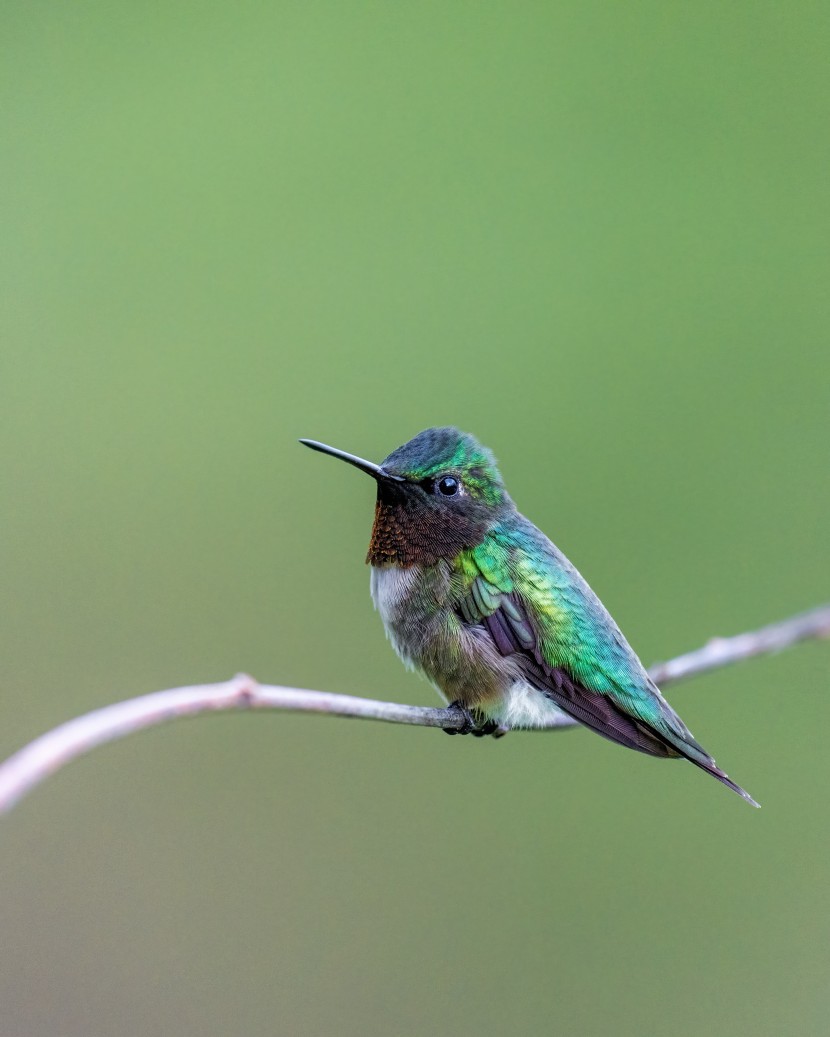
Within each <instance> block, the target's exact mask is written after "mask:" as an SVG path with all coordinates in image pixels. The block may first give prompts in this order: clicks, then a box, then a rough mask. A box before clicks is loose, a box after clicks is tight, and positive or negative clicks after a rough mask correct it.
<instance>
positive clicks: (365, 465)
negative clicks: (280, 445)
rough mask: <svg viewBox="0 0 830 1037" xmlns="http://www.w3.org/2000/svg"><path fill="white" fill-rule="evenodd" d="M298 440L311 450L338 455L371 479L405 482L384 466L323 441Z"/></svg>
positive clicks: (333, 455) (401, 477)
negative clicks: (327, 444)
mask: <svg viewBox="0 0 830 1037" xmlns="http://www.w3.org/2000/svg"><path fill="white" fill-rule="evenodd" d="M300 442H301V443H302V444H303V446H307V447H310V448H311V449H312V450H319V451H320V453H321V454H331V456H332V457H339V458H340V460H341V461H345V462H346V463H347V464H352V465H354V466H355V468H359V469H360V470H361V472H366V474H367V475H371V476H372V478H373V479H384V480H386V481H387V482H405V481H406V480H405V479H404V478H403V476H400V475H392V474H391V473H390V472H387V471H386V469H385V468H381V467H380V465H377V464H372V462H371V461H364V460H363V458H362V457H356V456H355V455H354V454H347V453H346V451H345V450H338V449H337V448H336V447H333V446H326V444H325V443H318V442H317V440H315V439H301V440H300Z"/></svg>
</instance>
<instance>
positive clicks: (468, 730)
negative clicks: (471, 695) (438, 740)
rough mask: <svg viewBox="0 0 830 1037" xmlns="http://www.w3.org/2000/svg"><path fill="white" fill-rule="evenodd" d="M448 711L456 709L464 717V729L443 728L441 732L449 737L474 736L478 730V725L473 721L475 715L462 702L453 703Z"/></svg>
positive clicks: (448, 707)
mask: <svg viewBox="0 0 830 1037" xmlns="http://www.w3.org/2000/svg"><path fill="white" fill-rule="evenodd" d="M447 709H454V710H456V711H457V712H459V713H462V714H463V715H464V724H463V726H462V727H443V728H441V730H442V731H443V732H444V733H445V734H448V735H472V734H475V733H476V731H477V730H478V725H477V724H476V722H475V720H473V714H472V713H471V712H470V711H469V709H467V707H466V706H465V705H463V704H462V703H461V702H451V703H450V704H449V706H447Z"/></svg>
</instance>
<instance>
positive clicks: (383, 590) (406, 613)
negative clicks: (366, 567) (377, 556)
mask: <svg viewBox="0 0 830 1037" xmlns="http://www.w3.org/2000/svg"><path fill="white" fill-rule="evenodd" d="M419 574H420V569H419V567H418V566H417V565H413V566H410V567H409V568H407V569H402V568H400V567H399V566H397V565H385V566H383V567H382V568H376V567H375V566H372V574H371V577H370V582H369V588H370V590H371V592H372V601H373V602H374V603H375V608H376V609H377V610H378V612H379V613H380V618H381V619H382V620H383V626H384V628H385V630H386V636H387V637H388V638H389V640H390V641H391V642H392V647H393V648H394V649H395V651H396V652H397V653H398V655H399V656H400V657H401V659H402V660H403V661H404V663H405V664H406V665H407V666H408V667H410V668H412V667H413V666H414V665H415V661H414V660H413V659H412V656H411V655H410V653H409V652H408V651H407V649H406V645H405V643H404V641H403V638H402V637H401V636H400V635H401V634H402V633H403V630H404V628H405V626H406V624H407V622H411V613H410V610H409V602H410V601H411V598H412V596H413V594H414V593H415V592H416V589H417V588H416V582H417V580H418V576H419Z"/></svg>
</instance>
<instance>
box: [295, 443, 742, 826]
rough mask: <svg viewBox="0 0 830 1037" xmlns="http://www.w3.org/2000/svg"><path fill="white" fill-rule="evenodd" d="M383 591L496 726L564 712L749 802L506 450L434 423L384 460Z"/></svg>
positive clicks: (417, 645)
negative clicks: (561, 542) (544, 526)
mask: <svg viewBox="0 0 830 1037" xmlns="http://www.w3.org/2000/svg"><path fill="white" fill-rule="evenodd" d="M308 445H310V446H313V447H314V448H315V449H320V450H323V451H325V452H327V453H333V454H335V456H340V457H342V458H343V459H344V460H347V461H348V462H349V463H351V464H355V465H356V466H357V467H359V468H362V469H363V470H364V471H367V472H368V473H369V474H371V475H372V476H373V477H374V478H375V479H376V481H377V485H378V497H377V507H376V512H375V524H374V527H373V531H372V541H371V544H370V547H369V556H368V561H369V562H370V564H371V565H372V596H373V598H374V600H375V604H376V606H377V608H378V610H379V611H380V613H381V617H382V618H383V622H384V625H385V627H386V630H387V633H388V635H389V637H390V640H391V641H392V643H393V645H394V647H395V649H396V650H397V651H398V653H399V654H400V655H401V657H402V658H403V659H404V661H405V662H407V663H408V664H410V665H412V666H413V667H415V668H416V669H419V670H421V671H422V672H423V673H424V674H425V675H426V676H427V677H428V678H429V679H430V680H431V681H432V682H433V683H434V684H435V686H436V687H437V688H438V690H439V691H440V692H441V694H442V695H443V696H444V698H445V699H446V700H447V701H448V702H453V703H456V704H457V705H459V706H460V707H462V708H464V709H466V710H467V711H468V712H469V715H470V717H471V722H472V723H476V724H478V725H481V726H482V729H483V730H487V731H495V730H496V729H497V730H498V732H499V733H503V731H504V730H505V729H508V728H510V727H521V726H524V727H532V726H544V723H545V719H546V718H549V717H550V715H551V712H552V711H553V712H555V711H557V710H563V711H564V712H566V713H568V714H570V715H571V716H573V717H574V718H575V719H577V720H578V721H579V722H580V723H582V724H584V725H585V726H586V727H589V728H591V729H592V730H594V731H596V732H597V733H598V734H601V735H603V736H605V737H606V738H609V739H611V740H612V741H615V742H618V743H620V744H621V745H624V746H627V747H628V748H631V749H636V750H638V751H640V752H644V753H648V754H649V755H652V756H662V757H678V756H682V757H685V758H686V759H688V760H690V761H691V762H692V763H694V764H696V765H697V766H699V767H701V768H702V769H703V770H705V771H707V772H708V773H710V774H712V775H713V776H714V777H716V778H717V779H718V780H719V781H721V782H723V783H724V784H725V785H727V786H728V787H729V788H731V789H732V790H733V791H735V792H737V793H738V794H739V795H740V796H742V797H743V798H744V799H746V800H747V801H748V802H750V803H752V804H753V805H755V806H757V804H756V803H755V802H754V800H753V799H752V798H751V797H750V796H749V795H748V794H747V793H746V792H744V790H743V789H741V788H740V787H739V786H738V785H736V784H735V783H734V782H733V781H731V780H730V779H729V778H728V777H727V776H726V774H724V772H723V771H722V770H720V768H719V767H717V765H716V764H715V761H714V759H713V758H712V757H711V756H710V755H709V754H708V753H707V752H706V750H705V749H703V747H702V746H701V745H700V744H699V743H698V742H697V741H695V739H694V738H693V736H692V734H691V732H690V731H689V729H688V728H687V727H686V725H685V724H684V723H683V721H682V720H681V719H680V717H679V716H678V715H677V714H676V713H675V712H674V710H673V709H672V708H671V706H669V704H668V703H667V702H666V700H665V699H664V698H663V696H662V695H661V693H660V691H659V690H658V688H657V687H656V685H655V684H654V682H653V681H652V680H651V679H650V677H649V676H648V674H647V672H646V670H645V668H644V667H643V665H642V663H641V662H640V660H639V659H638V657H637V655H636V654H635V653H634V651H633V650H632V648H631V646H630V645H629V644H628V642H627V641H626V639H625V638H624V637H623V635H622V633H621V631H620V629H619V627H618V626H617V625H616V623H615V622H614V620H613V619H612V618H611V616H610V615H609V614H608V612H607V611H606V609H605V608H604V606H603V605H602V603H601V602H600V600H599V598H597V596H596V595H595V594H594V593H593V591H592V590H591V588H590V587H589V586H588V584H587V583H586V582H585V580H584V579H583V578H582V577H581V576H580V574H579V573H578V572H577V570H576V569H575V568H574V567H573V565H571V563H570V562H569V561H568V559H567V558H566V557H565V556H564V555H563V554H562V552H561V551H559V549H558V548H557V547H556V546H555V545H554V544H553V543H551V541H550V540H549V539H548V538H547V537H546V536H545V535H544V533H542V532H541V530H539V529H537V527H536V526H534V525H533V523H531V522H530V521H528V519H526V518H525V517H524V516H523V515H522V514H521V513H520V512H519V511H518V510H517V509H516V506H515V505H514V503H513V501H512V500H511V498H510V496H509V495H508V493H507V491H506V489H505V487H504V483H503V482H502V479H501V475H500V473H499V471H498V468H497V466H496V463H495V460H494V458H493V456H492V454H491V453H490V452H489V451H488V450H486V449H485V448H484V447H482V446H481V444H479V443H478V442H477V440H475V439H474V438H473V437H472V436H470V435H467V434H465V433H462V432H459V431H458V430H456V429H452V428H437V429H427V430H426V431H425V432H422V433H420V434H419V435H418V436H416V437H415V438H414V439H412V440H410V441H409V442H408V443H406V444H404V446H402V447H399V448H398V449H397V450H395V451H394V452H393V453H392V454H390V455H389V456H388V457H387V458H386V460H385V461H384V462H383V463H382V464H381V465H380V466H376V465H372V464H370V463H369V462H366V461H363V460H361V459H360V458H355V457H353V456H352V455H345V454H343V453H342V452H340V451H336V450H333V449H332V448H331V447H325V446H323V445H322V444H317V443H311V442H309V443H308Z"/></svg>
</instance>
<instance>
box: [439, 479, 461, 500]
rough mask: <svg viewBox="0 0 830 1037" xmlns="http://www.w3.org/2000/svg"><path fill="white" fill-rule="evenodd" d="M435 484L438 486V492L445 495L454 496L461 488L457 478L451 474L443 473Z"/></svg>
mask: <svg viewBox="0 0 830 1037" xmlns="http://www.w3.org/2000/svg"><path fill="white" fill-rule="evenodd" d="M436 486H437V487H438V492H439V493H442V494H443V495H444V496H445V497H455V496H456V495H457V494H458V491H459V490H460V488H461V487H460V485H459V482H458V479H456V478H455V477H454V476H452V475H445V476H444V477H443V478H442V479H439V480H438V482H437V483H436Z"/></svg>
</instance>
